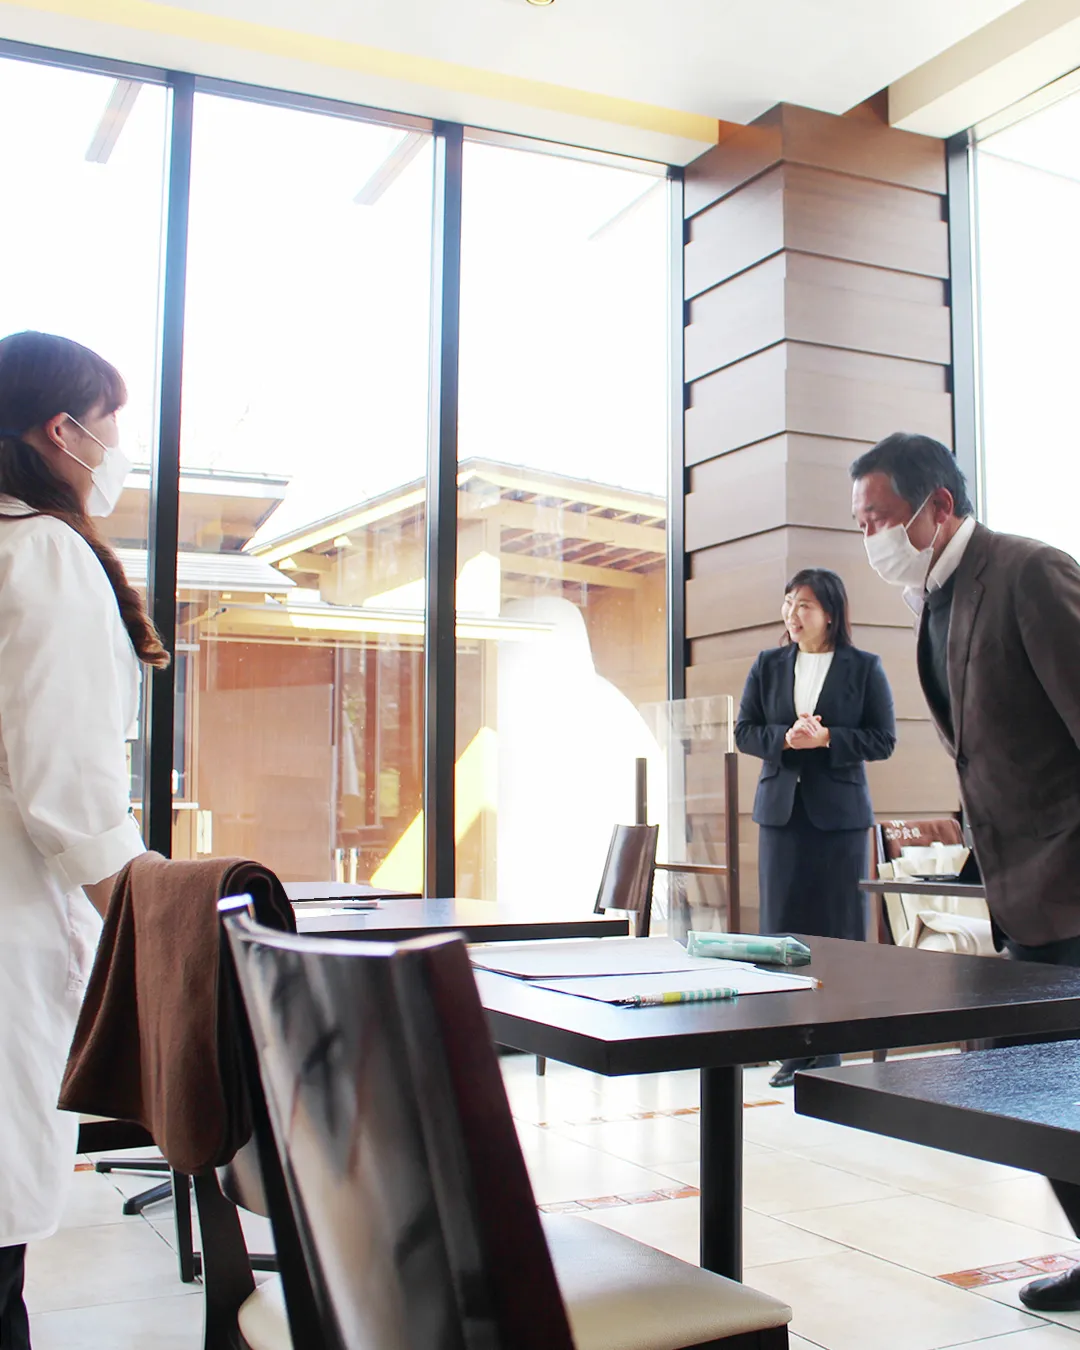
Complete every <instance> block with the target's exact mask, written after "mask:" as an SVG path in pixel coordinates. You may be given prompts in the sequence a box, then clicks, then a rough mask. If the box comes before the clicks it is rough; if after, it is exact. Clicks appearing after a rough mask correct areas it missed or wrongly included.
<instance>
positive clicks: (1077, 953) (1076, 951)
mask: <svg viewBox="0 0 1080 1350" xmlns="http://www.w3.org/2000/svg"><path fill="white" fill-rule="evenodd" d="M1005 950H1006V951H1007V952H1008V953H1009V956H1010V957H1011V959H1012V960H1013V961H1034V962H1037V963H1038V964H1039V965H1044V966H1078V967H1080V937H1071V938H1061V939H1060V940H1059V941H1057V942H1046V943H1043V944H1042V946H1039V947H1025V946H1024V945H1023V943H1020V942H1014V941H1013V940H1012V938H1006V939H1005ZM1078 1036H1080V1033H1078V1032H1075V1031H1062V1032H1056V1033H1054V1034H1052V1035H1049V1036H1035V1037H1031V1036H1006V1037H1001V1038H999V1039H997V1040H994V1041H991V1042H989V1044H991V1045H1031V1044H1032V1043H1034V1042H1041V1041H1072V1040H1076V1039H1077V1038H1078ZM1047 1180H1048V1181H1049V1182H1050V1185H1051V1186H1052V1187H1053V1188H1054V1194H1055V1195H1056V1196H1057V1199H1058V1204H1059V1205H1060V1206H1061V1208H1062V1209H1063V1210H1064V1211H1065V1217H1066V1218H1067V1219H1068V1221H1069V1223H1070V1224H1072V1229H1073V1232H1074V1233H1076V1234H1077V1236H1080V1186H1078V1185H1076V1183H1075V1182H1072V1181H1055V1180H1054V1178H1053V1177H1048V1178H1047Z"/></svg>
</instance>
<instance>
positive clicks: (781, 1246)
mask: <svg viewBox="0 0 1080 1350" xmlns="http://www.w3.org/2000/svg"><path fill="white" fill-rule="evenodd" d="M684 1203H685V1202H684ZM689 1203H692V1204H696V1203H697V1201H696V1200H695V1201H691V1202H689ZM642 1240H643V1241H645V1240H646V1239H642ZM842 1251H844V1248H843V1247H841V1246H839V1245H838V1244H837V1243H835V1242H830V1241H829V1240H828V1238H823V1237H818V1235H817V1234H816V1233H808V1232H807V1231H806V1229H805V1228H793V1227H792V1226H791V1224H789V1223H785V1222H784V1220H783V1219H773V1218H770V1217H769V1216H768V1215H767V1214H756V1213H755V1212H754V1211H753V1210H752V1209H744V1210H743V1267H744V1268H745V1270H746V1278H747V1279H748V1280H749V1281H750V1283H751V1284H753V1282H754V1273H753V1272H754V1270H755V1268H756V1267H758V1266H767V1265H775V1264H777V1263H779V1262H782V1261H799V1260H803V1259H804V1258H807V1257H812V1256H828V1255H829V1254H830V1253H833V1252H842Z"/></svg>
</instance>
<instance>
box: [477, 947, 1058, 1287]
mask: <svg viewBox="0 0 1080 1350" xmlns="http://www.w3.org/2000/svg"><path fill="white" fill-rule="evenodd" d="M802 941H804V942H806V943H808V944H809V946H810V949H811V952H812V953H813V962H812V964H811V965H810V966H806V967H801V968H800V970H799V972H798V973H799V974H803V973H809V974H812V975H816V976H817V977H818V979H820V980H821V981H822V982H823V987H822V988H820V989H816V990H810V991H799V992H797V993H784V994H754V995H751V996H747V997H744V998H742V999H740V1000H739V1001H738V1002H736V1003H699V1004H680V1005H672V1006H669V1007H664V1008H617V1007H613V1006H611V1005H609V1004H605V1003H598V1002H595V1001H592V1000H589V999H584V998H575V997H573V996H572V995H569V994H556V993H553V992H550V991H548V990H544V989H536V988H532V987H530V986H529V985H528V983H526V982H524V981H521V980H515V979H511V978H509V977H508V976H504V975H494V974H491V973H488V972H484V971H478V972H477V984H478V985H479V988H480V995H481V998H482V999H483V1002H484V1006H485V1007H486V1009H487V1013H488V1021H489V1024H490V1026H491V1030H492V1035H493V1037H494V1039H495V1040H496V1041H497V1042H498V1043H499V1044H500V1045H509V1046H514V1047H515V1048H517V1049H519V1050H524V1051H527V1052H528V1053H529V1054H534V1055H543V1056H546V1057H547V1058H548V1059H556V1060H561V1061H563V1062H564V1063H566V1064H574V1065H577V1066H578V1067H579V1068H582V1069H588V1070H591V1071H592V1072H593V1073H602V1074H607V1075H619V1074H630V1073H662V1072H664V1071H666V1070H670V1069H700V1070H701V1264H702V1265H703V1266H705V1267H706V1268H707V1269H709V1270H714V1271H718V1272H719V1273H720V1274H721V1275H727V1276H728V1277H729V1278H732V1279H739V1278H740V1277H741V1272H742V1112H743V1106H742V1069H741V1067H740V1066H741V1065H743V1064H755V1063H760V1062H761V1061H763V1060H772V1059H794V1058H798V1057H800V1056H809V1055H828V1054H843V1053H845V1052H850V1051H859V1050H877V1049H886V1048H890V1049H891V1048H894V1047H899V1046H905V1045H931V1044H934V1043H935V1042H941V1041H964V1040H976V1039H978V1038H980V1037H990V1036H1007V1035H1021V1034H1026V1033H1039V1032H1051V1031H1074V1030H1080V970H1067V969H1065V968H1063V967H1055V966H1038V965H1034V964H1032V963H1020V962H1014V961H988V960H986V959H985V958H983V957H977V956H955V955H953V954H951V953H946V952H921V951H916V950H911V949H909V948H906V947H892V946H876V945H872V944H864V943H855V942H845V941H841V940H840V939H838V938H815V937H805V938H803V939H802Z"/></svg>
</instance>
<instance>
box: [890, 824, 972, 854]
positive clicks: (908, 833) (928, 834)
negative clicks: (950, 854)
mask: <svg viewBox="0 0 1080 1350" xmlns="http://www.w3.org/2000/svg"><path fill="white" fill-rule="evenodd" d="M877 829H878V839H879V843H878V848H879V854H878V858H879V861H880V862H893V861H895V860H896V859H897V858H899V857H900V854H901V850H902V849H905V848H909V847H916V848H928V847H929V846H930V845H931V844H947V845H950V846H951V845H954V844H963V842H964V831H963V829H962V828H961V825H960V822H959V821H958V820H957V819H956V818H955V817H954V816H939V817H937V818H936V819H932V820H886V821H884V822H883V823H882V824H880V825H879V826H878V827H877Z"/></svg>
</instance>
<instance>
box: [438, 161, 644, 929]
mask: <svg viewBox="0 0 1080 1350" xmlns="http://www.w3.org/2000/svg"><path fill="white" fill-rule="evenodd" d="M668 275H669V273H668V197H667V186H666V183H665V181H664V180H663V179H658V178H654V177H650V176H647V175H644V174H641V173H638V172H631V171H629V170H623V169H615V168H611V167H607V166H601V165H597V164H590V163H587V162H582V161H579V160H571V159H563V158H558V157H556V156H553V155H541V154H535V153H531V152H527V151H523V150H508V149H503V148H501V147H493V146H489V145H481V144H475V143H468V144H467V145H466V147H465V168H464V219H463V245H462V305H461V309H462V319H461V325H462V328H461V410H460V450H459V453H460V457H461V458H460V474H459V493H458V512H459V528H458V552H459V560H458V566H459V571H458V591H457V605H458V727H457V756H458V759H457V821H456V834H457V846H458V856H457V878H458V893H459V894H461V895H472V896H481V897H492V896H495V895H498V897H499V899H500V900H503V901H505V902H507V903H509V904H513V905H521V906H523V907H527V908H534V909H537V910H541V909H546V910H549V911H550V910H552V909H563V910H569V909H577V910H581V909H588V908H590V907H591V905H592V903H593V901H594V900H595V897H596V892H597V888H598V886H599V882H600V875H601V872H602V871H603V866H604V859H605V857H606V855H607V849H608V844H609V842H610V838H611V831H612V828H613V826H614V825H616V824H620V823H629V822H632V821H633V818H634V815H633V812H634V782H635V768H634V761H635V758H636V757H637V756H639V755H644V756H647V757H649V758H650V759H652V760H654V761H657V760H658V754H659V752H658V749H657V746H656V741H655V738H654V737H653V736H652V734H651V733H650V731H649V728H648V726H647V725H646V723H645V721H644V719H643V718H642V716H641V714H640V712H639V711H638V708H639V705H641V704H644V703H652V702H655V701H657V700H659V699H663V698H664V697H665V696H666V693H667V689H666V684H667V670H666V651H667V647H666V638H665V631H666V628H665V618H666V616H665V529H666V517H667V502H666V486H667V465H668ZM655 805H656V806H657V807H658V808H659V807H660V805H661V804H660V803H655ZM651 814H653V813H651ZM654 818H656V817H655V815H654Z"/></svg>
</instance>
